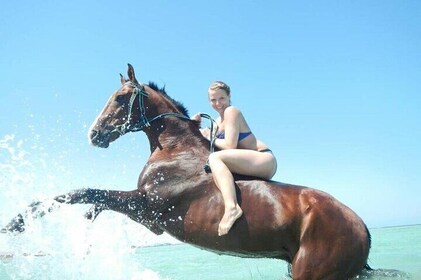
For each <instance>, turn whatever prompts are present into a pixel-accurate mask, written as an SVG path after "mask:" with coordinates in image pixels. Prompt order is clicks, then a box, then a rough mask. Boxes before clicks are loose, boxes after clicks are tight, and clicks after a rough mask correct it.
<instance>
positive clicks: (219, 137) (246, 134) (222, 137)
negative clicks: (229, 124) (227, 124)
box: [215, 131, 252, 142]
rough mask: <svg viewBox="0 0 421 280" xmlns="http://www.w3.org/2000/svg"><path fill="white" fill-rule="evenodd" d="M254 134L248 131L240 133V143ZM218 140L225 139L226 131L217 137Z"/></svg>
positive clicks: (219, 133)
mask: <svg viewBox="0 0 421 280" xmlns="http://www.w3.org/2000/svg"><path fill="white" fill-rule="evenodd" d="M251 134H252V132H251V131H247V132H240V133H239V134H238V142H240V141H241V140H243V139H244V138H246V137H247V136H249V135H251ZM215 137H216V138H218V139H225V131H220V132H218V133H217V134H216V135H215Z"/></svg>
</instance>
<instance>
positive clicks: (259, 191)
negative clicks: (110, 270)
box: [3, 64, 371, 280]
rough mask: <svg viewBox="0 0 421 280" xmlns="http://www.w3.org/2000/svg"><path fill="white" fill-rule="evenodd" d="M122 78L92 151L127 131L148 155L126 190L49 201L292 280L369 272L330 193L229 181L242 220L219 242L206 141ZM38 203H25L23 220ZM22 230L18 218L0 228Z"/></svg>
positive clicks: (168, 101)
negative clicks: (122, 220)
mask: <svg viewBox="0 0 421 280" xmlns="http://www.w3.org/2000/svg"><path fill="white" fill-rule="evenodd" d="M127 74H128V79H126V78H125V77H124V76H123V75H121V74H120V81H121V84H122V86H121V87H120V88H119V89H118V90H116V91H115V92H114V93H113V94H112V96H111V97H110V98H109V100H108V102H107V103H106V105H105V107H104V109H103V110H102V112H101V113H100V114H99V116H98V117H97V118H96V120H95V121H94V122H93V124H92V126H91V128H90V130H89V133H88V136H89V141H90V143H91V144H92V145H94V146H97V147H100V148H107V147H108V146H109V145H110V143H111V142H113V141H115V140H116V139H118V138H119V137H120V136H123V135H124V134H126V133H129V132H136V131H143V132H144V133H145V134H146V136H147V138H148V140H149V149H150V157H149V159H148V160H147V162H146V164H145V166H144V168H143V170H142V171H141V173H140V175H139V179H138V182H137V188H136V189H134V190H132V191H118V190H104V189H93V188H85V189H79V190H75V191H72V192H69V193H66V194H62V195H58V196H56V197H55V198H54V200H55V201H57V202H60V203H67V204H76V203H78V204H92V207H91V208H90V210H89V211H88V212H87V213H86V217H87V218H89V219H91V220H94V219H95V218H96V217H97V216H98V215H99V214H100V213H101V212H102V211H104V210H112V211H116V212H119V213H122V214H124V215H126V216H128V217H129V218H131V219H132V220H134V221H136V222H137V223H140V224H142V225H144V226H145V227H147V228H148V229H149V230H150V231H152V232H153V233H155V234H157V235H159V234H162V233H163V232H167V233H169V234H170V235H172V236H173V237H175V238H177V239H178V240H181V241H182V242H186V243H188V244H192V245H194V246H197V247H200V248H202V249H206V250H210V251H213V252H215V253H217V254H227V255H233V256H238V257H247V258H275V259H280V260H284V261H286V262H288V263H289V269H290V273H291V275H292V277H293V279H296V280H299V279H306V280H308V279H335V280H338V279H350V278H352V277H354V276H357V275H359V274H360V272H362V271H363V270H364V269H369V266H368V264H367V259H368V255H369V250H370V243H371V240H370V233H369V231H368V229H367V226H366V225H365V224H364V222H363V220H362V219H361V218H360V217H359V216H358V215H357V214H356V213H355V212H354V211H352V210H351V209H350V208H349V207H347V206H345V205H344V204H342V203H341V202H339V201H338V200H337V199H335V198H334V197H332V196H331V195H329V194H327V193H325V192H323V191H320V190H317V189H314V188H309V187H305V186H298V185H292V184H287V183H281V182H276V181H271V180H261V179H259V178H253V177H249V176H240V175H236V174H234V178H235V185H236V194H237V197H238V202H239V204H240V206H241V208H242V209H243V215H242V216H241V217H240V218H239V219H238V220H237V221H236V222H235V224H234V225H233V227H232V228H231V230H230V231H229V233H228V234H227V235H224V236H218V224H219V222H220V220H221V218H222V216H223V213H224V203H223V199H222V196H221V193H220V191H219V190H218V188H217V187H216V185H215V182H214V180H213V178H212V174H210V173H209V170H206V168H204V165H205V163H206V161H207V158H208V156H209V154H210V153H211V152H212V148H214V147H212V141H209V140H208V139H206V138H204V137H203V136H202V134H201V133H200V123H198V122H197V121H195V120H192V119H190V118H189V116H188V111H187V109H186V108H185V107H184V106H183V105H182V104H181V103H180V102H178V101H175V100H174V99H172V98H171V97H170V96H169V95H168V94H167V93H166V92H165V90H164V89H160V88H159V87H158V86H157V85H156V84H155V83H153V82H149V83H148V84H142V83H139V82H138V81H137V79H136V77H135V72H134V68H133V66H132V65H130V64H128V70H127ZM41 204H42V203H41V202H34V203H32V204H31V205H30V207H31V211H30V212H31V213H37V214H33V215H34V216H35V215H38V216H42V215H43V214H44V212H42V211H37V209H39V207H40V205H41ZM24 230H25V221H24V215H22V214H19V215H17V216H16V217H15V218H14V219H12V221H11V222H10V223H9V224H8V225H7V226H6V227H5V228H4V229H3V231H15V232H22V231H24Z"/></svg>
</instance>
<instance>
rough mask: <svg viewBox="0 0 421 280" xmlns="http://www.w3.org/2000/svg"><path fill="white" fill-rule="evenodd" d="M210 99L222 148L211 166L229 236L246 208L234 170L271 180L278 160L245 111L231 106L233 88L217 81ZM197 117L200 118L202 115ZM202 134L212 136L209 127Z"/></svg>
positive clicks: (222, 226) (217, 142)
mask: <svg viewBox="0 0 421 280" xmlns="http://www.w3.org/2000/svg"><path fill="white" fill-rule="evenodd" d="M208 95H209V101H210V104H211V106H212V108H213V109H215V110H216V111H217V112H218V113H219V117H218V118H217V119H216V122H217V124H218V132H217V133H216V140H215V146H216V147H218V148H219V149H221V150H220V151H217V152H214V153H212V154H211V155H210V156H209V166H210V168H211V170H212V175H213V178H214V180H215V183H216V185H217V187H218V188H219V190H220V191H221V193H222V197H223V199H224V204H225V213H224V216H223V217H222V220H221V222H220V223H219V227H218V234H219V235H220V236H221V235H225V234H227V233H228V231H229V230H230V229H231V227H232V225H233V224H234V223H235V221H236V220H237V219H238V218H240V217H241V215H242V214H243V211H242V210H241V207H240V206H239V205H238V203H237V197H236V194H235V185H234V177H233V175H232V173H237V174H242V175H249V176H255V177H259V178H262V179H267V180H269V179H271V178H272V177H273V175H274V174H275V172H276V159H275V156H274V155H273V154H272V152H271V150H269V149H268V147H267V146H266V145H265V144H264V143H263V142H261V141H260V140H258V139H256V136H255V135H254V134H253V133H252V131H251V130H250V127H249V126H248V124H247V122H246V120H245V118H244V116H243V114H242V113H241V111H240V110H239V109H238V108H236V107H234V106H231V92H230V88H229V86H228V85H227V84H225V83H224V82H220V81H216V82H213V83H212V84H211V85H210V87H209V90H208ZM193 119H195V120H197V121H200V115H199V114H196V115H195V116H194V117H193ZM202 134H203V135H204V136H205V137H207V138H209V134H210V131H209V129H207V130H203V131H202Z"/></svg>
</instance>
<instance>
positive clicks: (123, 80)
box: [120, 73, 126, 85]
mask: <svg viewBox="0 0 421 280" xmlns="http://www.w3.org/2000/svg"><path fill="white" fill-rule="evenodd" d="M120 82H121V84H122V85H124V84H125V83H126V79H125V78H124V76H123V75H121V73H120Z"/></svg>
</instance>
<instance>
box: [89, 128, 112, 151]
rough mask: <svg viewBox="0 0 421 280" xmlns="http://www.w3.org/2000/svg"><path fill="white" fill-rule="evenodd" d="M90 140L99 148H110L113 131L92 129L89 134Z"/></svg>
mask: <svg viewBox="0 0 421 280" xmlns="http://www.w3.org/2000/svg"><path fill="white" fill-rule="evenodd" d="M88 138H89V142H90V143H91V144H92V145H94V146H96V147H99V148H108V146H109V145H110V142H111V141H110V140H111V131H109V132H105V133H101V132H99V131H98V130H95V129H92V130H90V131H89V134H88Z"/></svg>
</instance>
